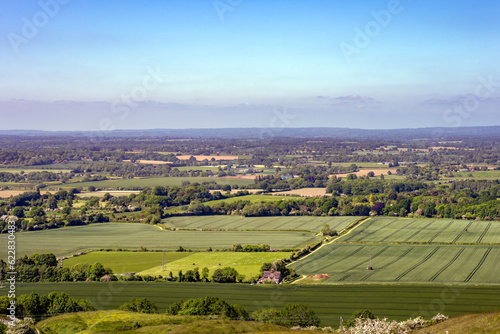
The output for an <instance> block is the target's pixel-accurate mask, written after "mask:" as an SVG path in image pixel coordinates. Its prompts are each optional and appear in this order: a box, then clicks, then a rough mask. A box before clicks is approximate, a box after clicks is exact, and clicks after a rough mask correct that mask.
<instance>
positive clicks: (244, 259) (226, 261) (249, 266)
mask: <svg viewBox="0 0 500 334" xmlns="http://www.w3.org/2000/svg"><path fill="white" fill-rule="evenodd" d="M290 254H291V253H284V252H266V253H233V252H217V253H213V252H210V253H193V254H192V255H190V256H188V257H185V258H182V259H179V260H177V261H173V262H170V263H167V265H166V271H162V266H156V267H154V268H150V269H147V270H144V271H142V272H140V273H139V274H140V275H152V276H158V275H162V276H166V275H168V273H169V271H172V273H173V274H174V275H177V273H178V272H179V270H182V272H184V273H185V272H186V270H190V269H194V268H196V267H198V269H199V270H200V273H201V269H202V268H203V267H207V268H208V269H210V275H211V274H213V272H214V270H216V269H219V268H224V267H226V266H229V267H233V268H235V269H236V270H237V271H238V273H239V274H242V275H245V278H246V279H249V278H250V277H252V276H255V275H257V274H258V273H259V270H260V267H261V266H262V264H263V263H264V262H273V261H274V260H278V259H283V258H288V257H289V255H290ZM219 264H220V265H219Z"/></svg>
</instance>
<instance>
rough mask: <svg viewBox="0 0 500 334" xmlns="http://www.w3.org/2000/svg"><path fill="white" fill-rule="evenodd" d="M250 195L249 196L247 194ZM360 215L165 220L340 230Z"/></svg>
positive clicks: (212, 226) (186, 225) (197, 225)
mask: <svg viewBox="0 0 500 334" xmlns="http://www.w3.org/2000/svg"><path fill="white" fill-rule="evenodd" d="M247 197H248V196H247ZM359 218H360V217H312V216H297V217H293V216H291V217H283V216H278V217H242V216H222V215H220V216H184V217H172V218H167V219H164V220H163V223H164V224H165V225H166V226H169V227H175V228H181V229H204V230H240V231H241V230H262V231H311V232H319V231H320V230H321V229H322V228H323V226H324V225H325V224H328V225H330V228H331V229H333V230H337V231H340V230H342V229H344V228H346V227H347V226H348V225H349V224H351V223H352V222H354V221H356V220H357V219H359Z"/></svg>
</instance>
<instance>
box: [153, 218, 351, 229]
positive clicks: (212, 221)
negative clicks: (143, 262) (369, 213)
mask: <svg viewBox="0 0 500 334" xmlns="http://www.w3.org/2000/svg"><path fill="white" fill-rule="evenodd" d="M359 218H360V217H356V216H349V217H312V216H298V217H283V216H278V217H242V216H222V215H220V216H184V217H171V218H167V219H164V220H163V223H164V224H165V225H166V226H169V227H175V228H181V229H207V230H208V229H217V230H266V231H269V230H275V231H292V230H294V231H311V232H319V231H320V230H321V229H322V228H323V226H324V225H325V224H328V225H329V226H330V228H331V229H333V230H337V231H340V230H342V229H344V228H345V227H347V226H348V225H349V224H351V223H352V222H354V221H356V220H357V219H359Z"/></svg>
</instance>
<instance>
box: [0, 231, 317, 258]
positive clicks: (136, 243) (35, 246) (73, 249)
mask: <svg viewBox="0 0 500 334" xmlns="http://www.w3.org/2000/svg"><path fill="white" fill-rule="evenodd" d="M316 240H318V237H316V236H315V234H314V233H309V232H262V231H254V232H234V231H228V232H199V231H175V232H173V231H164V230H161V229H160V228H158V227H157V226H151V225H146V224H133V223H125V224H119V223H106V224H92V225H87V226H75V227H66V228H60V229H54V230H43V231H33V232H21V233H16V247H17V249H16V256H17V257H20V256H24V255H31V254H33V253H49V252H52V253H54V254H55V255H56V256H62V255H71V254H75V253H77V252H81V251H85V250H91V249H118V248H121V249H138V248H139V247H140V246H145V247H147V248H151V249H166V250H176V249H177V248H178V247H179V246H182V247H184V248H186V249H193V250H205V249H207V248H208V247H212V248H213V249H221V248H229V247H231V246H232V245H233V244H236V243H240V244H242V245H245V244H252V245H256V244H268V245H270V246H271V247H273V248H275V249H281V248H299V247H303V246H305V245H306V244H309V243H313V242H315V241H316ZM0 242H1V244H3V245H6V244H7V234H2V235H0ZM6 255H7V247H3V248H2V249H0V258H3V259H6Z"/></svg>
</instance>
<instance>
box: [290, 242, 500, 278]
mask: <svg viewBox="0 0 500 334" xmlns="http://www.w3.org/2000/svg"><path fill="white" fill-rule="evenodd" d="M370 253H371V265H372V267H373V270H367V267H368V263H369V255H370ZM499 262H500V247H499V246H490V247H488V246H449V245H441V246H440V245H432V246H431V245H366V244H329V245H325V246H323V247H322V248H320V249H319V250H318V251H316V252H314V253H313V254H311V255H310V256H308V257H306V258H304V259H302V260H299V261H298V262H295V263H294V264H292V265H291V267H292V268H294V269H295V270H296V272H297V273H298V274H301V275H315V274H328V275H330V278H327V279H326V280H325V281H324V282H323V283H338V282H419V283H422V282H442V283H493V284H500V266H498V263H499Z"/></svg>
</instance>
